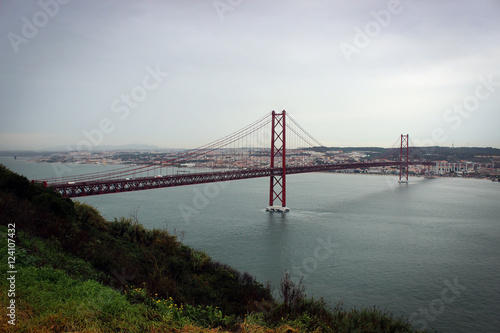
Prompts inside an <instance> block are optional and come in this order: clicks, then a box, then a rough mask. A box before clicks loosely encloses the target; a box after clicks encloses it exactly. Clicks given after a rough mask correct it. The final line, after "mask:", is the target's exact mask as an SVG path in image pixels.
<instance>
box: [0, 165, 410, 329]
mask: <svg viewBox="0 0 500 333" xmlns="http://www.w3.org/2000/svg"><path fill="white" fill-rule="evenodd" d="M0 220H1V221H2V223H1V225H0V238H1V239H2V241H1V242H0V253H1V255H0V258H1V259H0V260H1V264H0V265H1V266H2V269H4V271H8V270H9V269H8V267H7V262H8V259H7V258H8V256H10V254H8V252H9V248H8V244H7V239H8V238H9V234H11V233H12V230H9V224H15V234H16V237H14V239H15V243H16V252H15V256H16V262H15V269H16V271H17V275H16V284H15V305H16V321H15V323H16V326H12V325H11V324H9V323H8V322H7V319H6V318H7V317H6V316H5V314H4V315H2V316H3V318H4V319H3V320H2V322H1V323H0V331H13V332H14V331H15V332H35V331H36V332H74V331H78V332H166V331H168V332H170V331H176V332H208V331H213V332H215V331H232V332H235V331H241V332H250V331H252V332H273V331H280V332H306V331H307V332H313V331H315V332H414V330H412V328H411V326H410V324H409V323H408V322H407V321H405V320H404V319H396V318H393V317H392V316H391V315H390V314H388V313H386V312H385V311H380V310H379V309H376V308H373V309H362V310H356V309H354V310H350V311H346V310H344V309H343V308H342V307H341V306H339V305H338V306H336V307H335V308H333V309H331V308H330V307H329V306H328V305H327V304H326V303H325V302H324V301H323V300H319V301H317V300H313V299H309V298H307V297H306V296H305V294H304V288H303V286H302V285H301V284H299V285H295V284H293V283H292V281H291V280H290V277H289V275H288V274H285V275H284V277H283V280H282V283H281V295H282V297H283V302H281V303H277V302H276V301H275V300H273V299H272V297H271V294H270V288H269V287H264V286H263V285H262V284H260V283H258V282H257V281H255V279H254V278H253V277H251V276H250V275H249V274H248V273H244V274H241V273H240V272H238V271H236V270H234V269H233V268H231V267H229V266H227V265H223V264H221V263H218V262H214V261H213V260H212V259H211V258H210V257H209V256H208V255H207V254H205V253H204V252H201V251H195V250H193V249H191V248H190V247H187V246H185V245H183V244H181V243H180V242H179V241H178V239H177V238H176V237H175V236H172V235H170V234H169V233H167V232H166V231H165V230H158V229H153V230H147V229H145V228H144V227H143V226H142V225H140V224H139V223H137V221H135V220H134V219H127V218H120V219H115V220H114V221H112V222H108V221H105V220H104V219H103V218H102V216H101V215H100V214H99V212H98V211H97V210H96V209H94V208H93V207H91V206H89V205H86V204H81V203H78V202H73V201H71V200H69V199H64V198H62V197H61V196H60V195H58V194H56V193H55V192H53V191H52V190H50V189H48V188H43V187H41V186H39V185H36V184H30V183H29V181H28V180H27V179H26V178H24V177H21V176H19V175H17V174H15V173H13V172H11V171H9V170H8V169H7V168H5V167H4V166H1V165H0ZM10 227H12V225H10ZM10 229H12V228H10ZM8 283H9V281H7V280H6V279H2V280H1V282H0V289H1V296H0V303H1V307H2V308H3V309H6V308H7V306H8V305H9V304H10V303H9V302H10V301H11V299H12V297H11V296H8V291H9V284H8Z"/></svg>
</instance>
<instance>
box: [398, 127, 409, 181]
mask: <svg viewBox="0 0 500 333" xmlns="http://www.w3.org/2000/svg"><path fill="white" fill-rule="evenodd" d="M409 141H410V138H409V136H408V134H406V135H405V134H401V148H400V151H399V181H398V182H399V183H400V184H408V165H409V163H408V162H409V157H410V156H409V155H410V154H409V147H408V146H409Z"/></svg>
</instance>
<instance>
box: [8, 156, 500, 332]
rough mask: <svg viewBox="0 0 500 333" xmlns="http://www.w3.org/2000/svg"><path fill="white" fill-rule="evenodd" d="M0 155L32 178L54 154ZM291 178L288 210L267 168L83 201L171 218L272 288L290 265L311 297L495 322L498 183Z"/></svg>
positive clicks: (427, 320)
mask: <svg viewBox="0 0 500 333" xmlns="http://www.w3.org/2000/svg"><path fill="white" fill-rule="evenodd" d="M0 163H3V164H5V165H7V166H8V167H9V168H11V169H12V170H14V171H16V172H19V173H22V174H24V175H26V176H27V177H28V178H30V179H31V178H42V177H50V176H55V169H54V167H55V165H51V164H35V163H30V162H27V161H25V160H19V159H18V160H14V159H13V158H0ZM58 168H60V166H58ZM111 168H113V167H112V166H97V165H76V166H75V165H73V166H70V167H69V169H70V170H71V171H70V172H76V173H80V172H94V171H100V170H109V169H111ZM287 180H288V182H287V193H288V198H287V200H288V202H287V205H288V206H289V207H290V208H291V211H290V212H289V213H287V214H281V213H267V212H265V210H264V208H265V206H266V205H267V200H268V198H267V195H268V193H267V191H268V188H269V184H268V179H264V178H263V179H254V180H240V181H233V182H228V183H219V184H204V185H194V186H185V187H178V188H170V189H158V190H150V191H138V192H133V193H119V194H110V195H102V196H95V197H87V198H82V199H78V200H80V201H83V202H87V203H89V204H92V205H94V206H95V207H97V208H98V209H99V210H100V211H101V212H102V213H103V215H104V217H105V218H107V219H110V220H111V219H113V218H114V217H119V216H126V217H128V216H129V215H130V213H131V211H132V210H134V209H138V210H137V212H138V217H139V220H140V222H141V223H143V224H144V225H145V226H146V227H148V228H168V229H169V230H170V231H171V232H176V233H177V234H179V235H181V236H182V237H183V240H184V243H186V244H188V245H190V246H193V247H194V248H196V249H200V250H204V251H206V252H207V253H208V254H209V255H211V256H212V257H213V258H214V259H216V260H218V261H221V262H223V263H227V264H229V265H231V266H233V267H235V268H237V269H238V270H241V271H248V272H250V273H251V274H252V275H254V276H255V277H256V278H257V279H258V280H259V281H261V282H266V281H271V283H272V285H273V286H275V287H277V286H278V285H279V281H280V278H281V276H282V274H283V272H284V271H285V270H286V271H288V272H290V274H291V275H292V278H294V279H299V278H300V277H303V278H304V284H305V285H306V288H307V289H306V293H307V294H308V296H315V297H318V298H319V297H323V298H324V299H325V300H326V301H328V302H330V303H331V304H332V305H335V304H337V303H338V302H342V303H343V304H344V305H345V306H346V307H358V308H359V307H361V306H367V307H370V306H373V305H377V306H379V307H380V308H381V309H387V310H388V311H389V312H392V313H394V314H395V315H398V316H400V315H403V316H405V317H410V316H411V317H412V319H413V322H414V325H415V327H416V328H435V329H437V330H438V331H440V332H500V320H499V317H498V314H499V313H500V286H499V281H500V246H499V239H500V184H499V183H493V182H491V181H487V180H473V179H446V178H438V179H423V178H416V179H411V183H410V184H409V185H399V184H397V179H396V178H394V177H388V176H368V175H353V174H329V173H317V174H303V175H292V176H289V177H288V178H287Z"/></svg>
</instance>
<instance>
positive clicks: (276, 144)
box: [266, 110, 289, 212]
mask: <svg viewBox="0 0 500 333" xmlns="http://www.w3.org/2000/svg"><path fill="white" fill-rule="evenodd" d="M285 122H286V111H285V110H283V111H282V112H281V113H276V112H275V111H273V113H272V122H271V124H272V125H271V126H272V128H271V163H270V168H271V177H270V187H269V206H268V207H267V208H266V210H267V211H273V212H274V211H278V212H287V211H289V209H288V208H287V207H286V123H285ZM280 162H281V163H280ZM275 201H279V202H280V203H281V205H275V204H274V202H275Z"/></svg>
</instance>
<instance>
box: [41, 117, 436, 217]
mask: <svg viewBox="0 0 500 333" xmlns="http://www.w3.org/2000/svg"><path fill="white" fill-rule="evenodd" d="M409 142H410V141H409V136H408V134H401V136H400V138H398V147H396V148H394V149H397V150H399V154H398V155H399V158H398V159H396V160H387V159H384V158H382V157H379V158H378V159H376V160H374V161H365V162H349V163H335V162H332V163H328V162H326V163H325V162H324V161H321V163H318V159H317V158H316V157H315V156H317V154H318V150H320V151H321V150H323V151H326V147H324V146H323V145H322V144H321V143H320V142H319V141H318V140H316V139H315V138H314V137H313V136H312V135H310V134H309V133H308V132H307V131H306V130H305V129H304V128H302V127H301V126H300V125H299V124H298V123H297V122H296V121H295V120H294V119H293V118H292V117H290V116H289V115H288V114H287V112H286V111H282V112H275V111H272V112H271V113H269V114H267V115H266V116H264V117H262V118H260V119H259V120H257V121H255V122H254V123H252V124H250V125H248V126H246V127H244V128H242V129H240V130H238V131H236V132H234V133H232V134H230V135H227V136H225V137H223V138H221V139H219V140H216V141H213V142H211V143H209V144H206V145H204V146H201V147H199V148H196V149H191V150H186V151H182V152H180V153H177V154H174V155H173V156H171V157H169V158H168V159H166V160H163V161H155V162H151V163H145V164H142V165H133V166H124V167H118V168H114V169H112V170H109V171H101V172H94V173H88V174H82V175H72V176H66V177H58V178H49V179H41V180H36V181H34V182H40V183H43V185H44V186H48V187H51V188H53V189H54V190H55V191H57V192H59V193H60V194H61V195H62V196H64V197H67V198H74V197H82V196H91V195H102V194H110V193H122V192H131V191H139V190H149V189H158V188H165V187H173V186H185V185H194V184H204V183H212V182H222V181H233V180H239V179H250V178H259V177H269V179H270V183H269V184H270V185H269V206H268V210H270V211H288V208H287V207H286V176H287V175H291V174H299V173H310V172H326V171H338V170H349V169H366V168H374V167H396V168H397V169H398V173H399V182H400V183H408V170H409V166H410V165H422V166H431V165H435V163H434V162H432V161H420V160H419V161H413V160H410V154H409ZM385 155H387V154H385Z"/></svg>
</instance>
